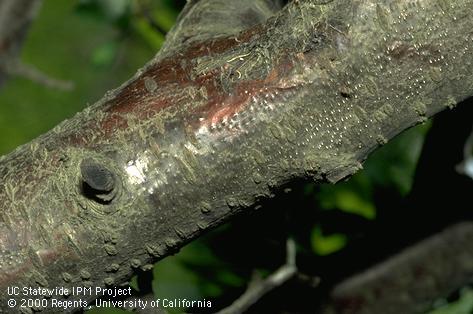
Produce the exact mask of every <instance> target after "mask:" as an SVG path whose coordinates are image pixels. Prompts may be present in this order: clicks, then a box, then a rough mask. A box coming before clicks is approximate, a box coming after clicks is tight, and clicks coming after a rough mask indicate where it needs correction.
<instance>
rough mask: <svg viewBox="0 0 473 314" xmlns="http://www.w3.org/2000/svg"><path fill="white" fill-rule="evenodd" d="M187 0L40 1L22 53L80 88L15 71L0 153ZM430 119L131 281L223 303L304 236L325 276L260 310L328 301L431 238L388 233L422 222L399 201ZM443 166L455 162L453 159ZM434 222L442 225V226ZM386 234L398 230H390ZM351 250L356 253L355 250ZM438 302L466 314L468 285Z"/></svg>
mask: <svg viewBox="0 0 473 314" xmlns="http://www.w3.org/2000/svg"><path fill="white" fill-rule="evenodd" d="M184 2H185V1H172V0H154V1H152V0H141V1H140V0H76V1H54V0H45V1H44V4H43V7H42V10H41V12H40V15H39V16H38V18H37V20H36V21H35V22H34V24H33V26H32V28H31V30H30V33H29V36H28V39H27V41H26V43H25V46H24V49H23V54H22V60H23V62H24V63H27V64H31V65H34V66H35V67H37V68H39V69H40V70H42V71H43V72H45V73H47V74H48V75H50V76H51V77H54V78H58V79H61V80H65V81H71V82H73V84H74V89H73V90H72V91H61V90H57V89H53V88H48V87H45V86H43V85H41V84H38V83H37V82H33V81H30V80H28V79H26V78H21V77H13V78H10V80H8V81H7V83H6V85H5V86H4V87H3V88H2V89H1V92H0V134H2V136H0V154H5V153H8V152H9V151H11V150H12V149H14V148H15V147H16V146H18V145H20V144H22V143H25V142H27V141H29V140H30V139H32V138H34V137H36V136H37V135H39V134H41V133H43V132H46V131H47V130H49V129H51V128H52V127H53V126H54V125H56V124H57V123H59V122H60V121H62V120H63V119H65V118H67V117H70V116H72V115H73V114H74V113H75V112H78V111H80V110H81V109H83V108H84V107H85V106H86V105H87V104H90V103H93V102H94V101H96V100H98V99H99V98H101V96H102V95H103V94H104V92H105V91H107V90H109V89H111V88H114V87H117V86H119V85H120V84H121V83H122V82H124V81H125V80H126V79H128V78H129V77H131V76H132V75H133V74H134V72H135V71H136V70H137V69H138V68H139V67H141V66H142V65H143V64H144V63H145V62H146V61H147V60H149V59H151V58H152V57H153V55H154V54H155V53H156V52H157V51H158V50H159V48H160V46H161V44H162V42H163V40H164V36H165V33H166V32H167V31H168V30H169V29H170V28H171V27H172V25H173V23H174V22H175V20H176V18H177V15H178V13H179V11H180V9H182V7H183V5H184ZM447 119H448V118H447ZM434 124H435V123H434ZM431 127H432V124H431V123H430V122H428V123H425V124H422V125H419V126H417V127H415V128H412V129H410V130H408V131H406V132H404V133H403V134H401V135H400V136H398V137H396V138H395V139H394V140H392V141H391V142H389V144H388V145H386V146H385V147H383V148H381V149H379V150H377V151H376V152H375V153H374V154H372V156H370V158H369V159H368V160H367V161H366V163H365V164H364V170H363V171H360V172H359V173H358V174H356V175H355V176H353V177H352V178H351V179H350V180H348V181H346V182H343V183H340V184H337V185H328V184H323V185H316V184H313V183H309V182H296V183H294V184H292V185H291V186H290V187H286V188H285V189H284V190H281V191H279V192H278V193H276V194H277V195H276V197H275V199H273V200H268V201H265V202H264V204H261V205H262V206H263V209H261V210H258V211H255V212H253V213H252V214H251V217H250V216H249V215H245V216H244V217H238V218H237V219H235V221H233V222H231V223H228V224H226V225H224V226H222V227H220V228H218V229H217V230H214V231H213V232H211V233H209V234H207V235H205V236H204V237H202V238H200V239H198V240H196V241H194V242H192V243H191V244H189V245H187V246H186V247H184V248H183V249H182V250H181V251H180V252H179V253H177V254H176V255H175V256H171V257H167V258H165V259H164V260H162V261H161V262H159V263H158V264H156V265H155V267H154V269H153V270H152V271H148V272H141V273H138V274H137V276H135V277H134V278H133V280H132V281H131V285H132V286H133V288H134V289H135V293H136V294H137V295H144V294H147V293H150V292H152V293H153V294H154V295H155V297H157V298H158V297H159V298H169V299H173V298H184V297H185V298H187V299H196V300H197V299H204V298H205V299H210V300H212V302H213V304H214V306H218V307H223V306H225V305H228V304H230V303H231V302H232V301H233V300H234V299H236V298H237V297H238V296H239V295H240V294H241V293H242V292H243V291H244V290H245V287H246V285H247V283H248V282H250V281H251V278H254V276H255V274H256V276H266V275H268V274H269V273H270V272H271V271H274V270H275V269H276V268H278V267H279V266H280V265H282V264H283V263H284V258H285V251H284V248H285V241H286V239H287V238H288V237H289V236H290V237H293V238H294V239H296V241H297V245H298V264H300V265H299V267H300V268H301V269H302V270H303V271H304V272H305V273H307V274H308V275H310V276H314V277H316V276H321V277H322V278H323V279H324V280H325V283H323V284H322V286H321V287H319V288H316V290H314V288H313V287H301V283H298V282H290V283H288V284H287V285H286V286H285V287H283V288H281V289H278V291H275V292H272V293H270V295H268V296H267V297H265V298H264V299H263V300H261V302H259V304H257V305H256V306H255V309H254V310H255V311H256V312H258V311H261V312H268V311H271V312H273V311H274V313H276V312H280V311H282V310H281V309H286V310H290V311H297V310H299V311H303V312H304V311H308V312H312V311H315V308H316V306H317V304H314V301H313V300H314V299H315V298H316V296H317V295H319V296H320V298H321V299H323V296H324V294H323V292H320V291H324V290H323V288H324V287H328V286H330V284H331V283H334V282H336V281H337V280H339V279H340V278H343V277H344V276H346V275H348V274H350V273H353V272H354V271H357V270H359V269H361V268H362V267H363V265H364V266H365V267H366V264H370V263H374V262H376V261H379V260H381V259H382V258H383V257H385V256H386V255H388V254H392V253H395V252H396V251H397V250H399V249H400V248H401V247H402V246H403V245H405V244H406V243H407V242H409V241H413V239H412V236H413V235H414V240H415V239H416V238H422V237H423V236H425V235H427V234H428V233H427V231H425V232H418V230H417V229H416V228H417V227H412V230H411V232H408V231H407V230H406V229H404V230H403V227H404V226H401V225H398V226H396V227H394V228H388V230H384V229H385V228H386V224H389V223H390V222H393V223H394V222H396V223H401V224H402V223H406V224H409V222H410V221H417V222H419V221H425V220H426V219H427V218H426V217H427V214H426V212H424V211H419V212H418V213H416V212H414V213H412V212H407V210H401V208H393V207H396V206H398V207H406V206H407V205H406V202H405V201H404V200H406V199H408V200H409V199H414V198H415V197H412V194H413V193H414V192H413V187H414V186H415V183H416V182H423V183H422V184H426V183H425V182H428V181H430V178H426V176H425V175H422V174H419V171H417V169H418V167H417V166H418V162H419V160H422V158H420V157H421V153H422V152H423V150H425V149H424V141H425V139H426V136H427V137H428V136H431V135H430V134H431V132H430V129H431ZM434 128H435V127H434ZM460 142H461V139H460ZM457 146H458V149H461V147H460V146H459V145H457ZM453 153H455V154H457V153H456V152H453ZM455 156H456V155H455ZM437 157H438V156H437ZM455 158H456V157H455ZM455 158H454V159H455ZM455 160H457V159H455ZM421 162H422V161H421ZM441 162H442V161H441ZM443 162H444V163H445V167H446V168H448V167H449V165H448V160H444V161H443ZM455 162H457V161H455ZM426 163H428V161H426ZM446 171H447V170H446ZM448 171H450V172H451V169H450V168H449V169H448ZM424 172H425V171H424ZM450 172H449V173H450ZM427 173H428V172H427ZM419 178H420V179H419ZM416 193H417V195H418V194H419V193H420V194H422V193H421V192H416ZM387 203H389V204H390V205H392V206H387V205H386V204H387ZM393 204H394V205H393ZM413 204H416V202H415V201H414V202H413ZM412 206H413V205H412V204H411V207H410V209H409V210H412ZM407 207H409V206H407ZM407 207H406V208H407ZM396 210H397V213H393V212H394V211H396ZM396 215H397V216H396ZM430 216H433V218H432V219H433V221H437V220H442V218H441V217H442V216H441V215H440V214H438V216H435V215H430ZM458 216H462V214H458V213H456V214H455V215H454V218H451V220H452V221H455V220H458ZM435 219H437V220H435ZM446 220H448V219H446ZM433 225H434V226H437V227H439V226H440V224H439V223H438V222H437V224H436V223H433ZM432 228H435V227H432ZM407 229H409V228H407ZM414 229H415V231H413V230H414ZM387 232H391V233H394V234H389V236H387ZM378 236H381V237H382V239H383V240H381V238H377V237H378ZM355 251H356V252H357V253H355V254H359V255H360V257H358V258H354V257H353V254H354V252H355ZM373 252H376V253H373ZM347 257H348V260H347ZM347 261H349V264H350V265H347ZM324 285H325V286H324ZM293 289H298V290H297V291H298V294H299V297H298V298H295V299H294V300H292V301H291V300H287V299H288V298H287V294H290V292H291V291H294V290H293ZM317 289H318V290H317ZM281 297H282V298H283V299H284V298H285V301H284V302H283V303H284V305H282V302H281V301H280V298H281ZM304 297H306V298H305V299H304ZM278 299H279V301H278ZM304 300H305V301H304ZM447 301H449V302H450V301H451V302H450V303H449V302H447ZM437 306H438V309H435V310H433V312H432V314H447V313H471V311H472V309H473V297H472V291H471V289H470V290H468V289H464V290H463V291H462V292H461V294H459V295H458V296H457V297H456V298H454V299H452V300H443V301H442V300H440V301H439V302H438V304H437ZM214 309H215V307H214ZM184 310H186V309H175V310H174V312H176V313H178V312H182V311H184ZM89 312H90V313H123V312H124V311H122V310H116V309H114V310H104V309H101V310H98V309H95V310H91V311H89ZM204 312H205V311H204Z"/></svg>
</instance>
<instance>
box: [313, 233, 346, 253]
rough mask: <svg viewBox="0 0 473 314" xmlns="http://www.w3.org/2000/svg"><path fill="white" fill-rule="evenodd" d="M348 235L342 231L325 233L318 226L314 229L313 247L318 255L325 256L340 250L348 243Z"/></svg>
mask: <svg viewBox="0 0 473 314" xmlns="http://www.w3.org/2000/svg"><path fill="white" fill-rule="evenodd" d="M347 241H348V239H347V236H346V235H344V234H341V233H333V234H330V235H324V234H323V232H322V229H321V228H320V227H319V226H316V227H314V228H313V229H312V235H311V244H312V249H313V250H314V252H315V253H316V254H318V255H321V256H325V255H330V254H332V253H335V252H337V251H340V250H341V249H342V248H344V247H345V245H346V244H347Z"/></svg>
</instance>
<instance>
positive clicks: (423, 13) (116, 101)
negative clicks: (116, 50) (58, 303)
mask: <svg viewBox="0 0 473 314" xmlns="http://www.w3.org/2000/svg"><path fill="white" fill-rule="evenodd" d="M202 1H203V0H202ZM209 3H215V8H216V9H215V10H216V11H215V12H217V11H218V8H219V3H220V1H217V0H215V1H209ZM245 3H247V2H245ZM258 3H263V2H258ZM324 3H325V2H321V1H318V0H317V1H316V0H312V1H309V0H306V1H293V2H291V3H290V4H289V5H287V6H286V7H284V8H283V9H282V10H281V11H279V12H278V13H277V14H276V15H275V16H274V17H272V18H269V19H266V20H265V21H264V22H263V23H261V24H257V25H253V26H251V27H249V28H247V29H245V28H244V27H242V31H241V32H240V33H238V34H232V35H230V36H228V37H225V36H227V35H229V33H228V32H223V33H218V32H212V31H209V32H208V34H209V35H208V36H209V37H206V36H203V37H193V40H191V41H190V42H186V41H184V40H182V39H176V38H177V37H173V36H183V33H180V31H179V28H180V27H183V26H182V25H184V24H185V22H181V24H178V26H176V28H175V30H174V31H173V32H171V33H172V34H174V35H170V36H169V39H168V40H170V41H171V42H175V43H181V44H178V45H176V46H175V48H174V49H173V48H172V47H171V46H169V45H168V46H166V47H165V49H164V51H163V52H162V54H158V55H157V56H156V58H155V59H153V60H152V61H150V63H149V64H147V65H146V66H145V67H144V68H143V69H141V70H139V71H138V72H137V74H136V75H135V76H134V77H133V78H132V79H131V80H130V81H128V82H126V83H125V84H123V85H122V86H121V87H119V88H118V89H116V90H114V91H111V92H109V93H107V94H106V95H105V97H104V98H103V99H101V100H100V101H99V102H97V103H96V104H94V105H93V106H91V107H89V108H87V109H86V110H85V111H83V112H81V113H79V114H78V115H76V116H75V117H73V118H72V119H70V120H67V121H65V122H64V123H62V124H60V125H59V126H57V127H56V128H55V129H53V130H52V131H50V132H48V133H47V134H45V135H43V136H41V137H39V138H37V139H36V140H34V141H32V142H31V143H29V144H27V145H24V146H22V147H19V148H18V149H17V150H15V151H14V152H12V153H10V154H9V155H7V156H4V157H2V158H1V159H0V178H1V181H2V185H0V204H1V205H0V254H1V256H0V266H1V267H0V291H5V290H6V288H7V287H8V286H11V285H15V286H27V287H38V286H41V287H56V286H64V287H69V288H70V287H74V286H83V285H91V286H105V285H106V286H112V285H115V284H122V283H125V282H126V281H127V280H128V279H129V278H130V276H131V274H132V272H133V269H134V268H139V267H145V268H146V267H148V266H149V264H148V263H151V262H153V261H156V260H158V259H160V258H163V257H165V256H166V255H169V254H172V253H173V252H175V251H176V250H177V249H178V248H179V247H181V246H182V245H184V244H185V243H187V242H189V241H191V240H192V239H194V238H195V237H197V236H199V235H200V234H202V233H203V232H205V231H206V230H208V229H210V228H213V227H215V226H217V225H219V224H221V223H222V222H223V221H226V220H228V219H230V218H231V217H233V216H234V215H236V214H238V213H241V212H243V211H245V209H246V208H248V207H250V206H252V205H253V204H255V203H257V202H258V201H259V200H261V199H262V198H266V197H269V196H271V195H272V193H273V190H274V189H275V188H277V187H279V186H281V185H283V184H285V183H287V182H288V181H291V180H292V179H294V178H299V177H312V178H313V179H314V180H316V181H318V182H322V181H330V182H337V181H339V180H341V179H343V178H345V177H347V176H349V175H351V174H353V173H354V172H356V171H357V170H358V169H360V168H361V163H362V162H363V160H364V159H365V158H366V157H367V156H368V154H369V153H370V152H372V151H373V150H374V149H376V148H377V147H379V145H382V144H384V143H385V142H386V141H388V140H389V139H390V138H392V137H393V136H395V135H396V134H398V133H399V132H401V131H403V130H405V129H406V128H408V127H410V126H412V125H415V124H417V123H419V122H422V121H424V120H425V119H426V118H428V117H430V116H432V115H433V114H435V113H437V112H439V111H440V110H443V109H444V108H446V107H452V106H454V105H455V104H456V103H457V102H459V101H461V100H463V99H465V98H466V97H468V96H470V95H471V94H473V75H472V73H473V65H472V60H473V33H472V31H471V30H472V29H473V19H472V18H471V17H472V16H471V14H472V13H471V12H473V0H459V1H455V2H454V3H449V4H448V5H447V4H445V2H442V1H440V2H438V1H417V2H414V3H413V2H412V1H407V0H405V1H404V0H399V1H396V2H393V3H392V4H390V5H386V4H384V3H380V2H379V1H374V0H371V1H366V0H363V1H361V0H351V1H332V2H329V3H326V4H324ZM192 4H193V2H190V4H189V5H191V6H192ZM247 4H248V7H247V8H250V7H252V6H251V4H249V3H247ZM195 5H197V4H195ZM245 5H246V4H245ZM190 10H192V7H191V9H190ZM209 10H210V11H212V9H211V8H209ZM189 14H191V13H189ZM227 16H230V15H227ZM182 21H184V20H182ZM196 23H203V24H202V25H203V26H202V27H204V28H205V27H206V26H205V25H207V24H205V23H204V22H201V21H200V20H199V19H197V20H196ZM243 24H244V23H243ZM189 25H192V23H190V24H189ZM245 25H247V24H245ZM199 26H201V25H200V24H196V25H194V27H196V28H198V27H199ZM247 26H248V25H247ZM189 27H190V26H189ZM214 35H215V36H217V37H216V38H214V37H213V36H214ZM222 36H223V37H222ZM95 297H96V296H95V295H92V296H87V297H84V296H69V297H68V300H71V301H74V300H76V301H77V300H78V299H80V298H82V299H84V298H86V300H87V301H90V300H91V299H93V298H95ZM6 298H9V296H7V294H4V293H3V294H0V309H4V310H6V309H7V308H6ZM13 310H18V309H17V308H15V309H9V311H10V312H11V311H13Z"/></svg>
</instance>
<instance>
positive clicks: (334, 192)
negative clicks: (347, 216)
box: [317, 172, 376, 220]
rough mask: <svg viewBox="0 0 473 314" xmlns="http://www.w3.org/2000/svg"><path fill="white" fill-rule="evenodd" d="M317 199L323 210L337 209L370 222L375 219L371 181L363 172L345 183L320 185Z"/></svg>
mask: <svg viewBox="0 0 473 314" xmlns="http://www.w3.org/2000/svg"><path fill="white" fill-rule="evenodd" d="M317 197H318V199H319V201H320V206H321V207H322V208H323V209H327V210H332V209H338V210H341V211H344V212H347V213H351V214H355V215H359V216H362V217H365V218H366V219H370V220H371V219H374V218H376V207H375V206H374V204H373V201H372V185H371V181H370V180H369V178H368V177H367V176H366V175H365V174H364V173H363V172H360V173H358V174H356V175H355V176H353V177H352V178H351V179H350V180H349V181H347V182H341V183H338V184H337V185H331V184H323V185H321V186H320V189H319V192H318V193H317Z"/></svg>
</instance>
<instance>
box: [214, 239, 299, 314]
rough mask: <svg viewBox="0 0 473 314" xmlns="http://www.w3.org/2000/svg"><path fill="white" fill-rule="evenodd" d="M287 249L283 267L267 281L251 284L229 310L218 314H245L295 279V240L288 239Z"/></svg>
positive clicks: (226, 309) (225, 309)
mask: <svg viewBox="0 0 473 314" xmlns="http://www.w3.org/2000/svg"><path fill="white" fill-rule="evenodd" d="M286 247H287V248H286V250H287V255H286V264H285V265H283V266H281V267H280V268H279V269H278V270H276V271H275V272H274V273H273V274H271V275H270V276H269V277H268V278H266V279H265V280H263V281H261V282H255V283H253V284H250V285H249V286H248V289H247V290H246V291H245V293H243V295H241V296H240V297H239V298H238V299H237V300H236V301H235V302H233V303H232V304H231V305H230V306H228V307H227V308H224V309H222V310H221V311H219V312H217V314H233V313H243V312H245V311H246V310H248V309H249V308H250V307H251V306H252V305H253V304H255V303H256V302H257V301H258V300H260V299H261V298H262V297H263V296H264V295H266V294H267V293H268V292H270V291H272V290H274V289H276V288H277V287H279V286H281V285H283V284H284V283H286V282H287V281H288V280H289V279H291V278H293V277H294V276H295V275H296V274H297V266H296V245H295V243H294V240H292V239H288V240H287V244H286Z"/></svg>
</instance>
